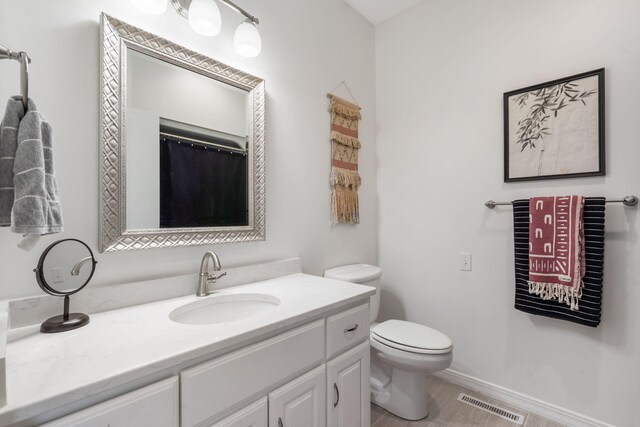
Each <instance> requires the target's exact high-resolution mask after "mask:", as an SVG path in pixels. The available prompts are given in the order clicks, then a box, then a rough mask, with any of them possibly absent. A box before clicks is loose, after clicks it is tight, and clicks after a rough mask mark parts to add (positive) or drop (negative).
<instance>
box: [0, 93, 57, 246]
mask: <svg viewBox="0 0 640 427" xmlns="http://www.w3.org/2000/svg"><path fill="white" fill-rule="evenodd" d="M20 99H21V98H20V97H13V98H11V99H9V103H8V105H7V112H6V114H5V117H4V119H3V120H2V125H0V136H1V138H2V139H0V154H1V155H2V157H4V158H6V159H4V160H2V161H3V163H0V166H1V167H2V169H1V170H0V185H2V187H1V188H2V189H3V190H2V191H1V192H0V193H3V194H2V196H3V198H2V199H0V221H1V222H0V226H7V225H9V224H10V225H11V231H13V232H14V233H19V234H23V235H24V239H22V241H21V242H20V243H19V244H18V247H19V248H21V249H24V250H30V249H32V248H33V247H34V246H35V244H36V243H37V242H38V239H39V238H40V236H41V235H44V234H50V233H60V232H62V230H63V224H62V210H61V207H60V201H59V199H58V185H57V183H56V177H55V174H54V169H53V145H52V144H53V130H52V129H51V125H50V124H49V123H48V122H46V121H45V120H44V119H43V118H42V116H41V115H40V113H39V112H38V111H37V109H36V106H35V104H34V103H33V101H32V100H31V99H29V100H28V107H29V108H28V110H27V112H26V113H24V108H23V106H22V102H21V101H20ZM16 119H17V120H16ZM15 127H17V130H15V129H13V128H15ZM5 160H6V162H5ZM9 212H10V215H9Z"/></svg>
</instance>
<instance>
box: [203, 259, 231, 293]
mask: <svg viewBox="0 0 640 427" xmlns="http://www.w3.org/2000/svg"><path fill="white" fill-rule="evenodd" d="M209 258H211V261H213V271H220V269H221V268H222V266H221V265H220V259H219V258H218V255H216V253H215V252H213V251H208V252H206V253H205V254H204V256H203V257H202V262H201V263H200V276H199V277H198V291H197V292H196V296H198V297H206V296H207V295H209V289H208V285H209V283H216V280H218V279H219V278H221V277H222V276H226V275H227V273H226V272H222V273H221V274H219V275H217V276H216V275H209Z"/></svg>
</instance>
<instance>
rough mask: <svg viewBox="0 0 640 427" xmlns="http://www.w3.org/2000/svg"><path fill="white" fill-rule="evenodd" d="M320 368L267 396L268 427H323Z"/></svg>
mask: <svg viewBox="0 0 640 427" xmlns="http://www.w3.org/2000/svg"><path fill="white" fill-rule="evenodd" d="M325 395H326V391H325V369H324V365H322V366H319V367H317V368H316V369H314V370H313V371H311V372H308V373H306V374H304V375H302V376H301V377H299V378H296V379H295V380H293V381H291V382H289V383H287V384H285V385H283V386H282V387H280V388H279V389H277V390H275V391H273V392H271V393H269V427H325V415H326V409H325Z"/></svg>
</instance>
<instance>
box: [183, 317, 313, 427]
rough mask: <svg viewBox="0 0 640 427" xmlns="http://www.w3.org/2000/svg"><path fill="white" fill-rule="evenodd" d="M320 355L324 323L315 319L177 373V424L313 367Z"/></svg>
mask: <svg viewBox="0 0 640 427" xmlns="http://www.w3.org/2000/svg"><path fill="white" fill-rule="evenodd" d="M323 354H324V321H323V320H318V321H316V322H313V323H310V324H308V325H305V326H301V327H299V328H296V329H294V330H292V331H289V332H285V333H283V334H281V335H278V336H276V337H273V338H270V339H268V340H265V341H262V342H259V343H257V344H253V345H250V346H248V347H245V348H242V349H240V350H236V351H234V352H231V353H229V354H226V355H224V356H221V357H218V358H216V359H213V360H211V361H209V362H205V363H203V364H201V365H198V366H195V367H193V368H190V369H187V370H184V371H182V372H181V373H180V381H181V391H182V426H183V427H188V426H194V425H198V424H201V423H203V422H205V421H207V420H209V419H211V418H212V417H214V416H216V415H217V414H219V413H220V412H221V411H224V410H225V409H227V408H229V407H231V406H232V405H234V404H237V403H239V402H242V401H243V400H245V399H248V398H249V397H251V396H253V395H255V394H257V393H258V392H260V391H262V390H266V389H267V388H268V387H270V386H272V385H273V384H275V383H277V382H279V381H282V380H284V379H286V378H288V377H290V376H292V375H295V374H297V373H300V372H302V371H304V370H305V369H307V368H309V367H311V366H313V365H317V364H318V363H319V362H320V361H322V359H323Z"/></svg>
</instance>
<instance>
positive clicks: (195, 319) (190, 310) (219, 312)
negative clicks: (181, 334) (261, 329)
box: [169, 294, 280, 325]
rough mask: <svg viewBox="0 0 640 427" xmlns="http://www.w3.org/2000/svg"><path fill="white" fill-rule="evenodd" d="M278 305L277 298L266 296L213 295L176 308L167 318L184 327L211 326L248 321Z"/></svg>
mask: <svg viewBox="0 0 640 427" xmlns="http://www.w3.org/2000/svg"><path fill="white" fill-rule="evenodd" d="M278 305H280V300H279V299H278V298H276V297H274V296H272V295H266V294H231V295H213V296H210V297H205V298H203V299H202V300H201V301H195V302H192V303H189V304H185V305H183V306H181V307H178V308H176V309H175V310H173V311H172V312H171V313H169V318H170V319H171V320H173V321H174V322H178V323H184V324H186V325H212V324H216V323H227V322H235V321H237V320H244V319H248V318H250V317H253V316H256V315H258V314H261V313H264V312H265V311H269V310H273V309H274V308H276V307H277V306H278Z"/></svg>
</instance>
